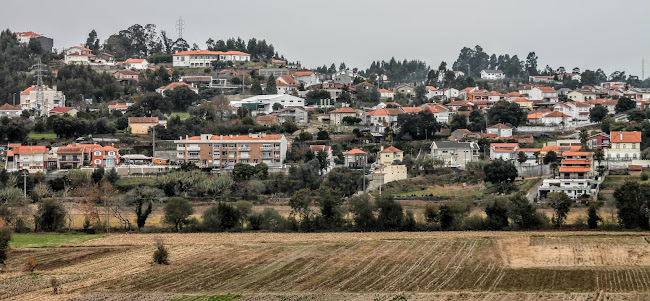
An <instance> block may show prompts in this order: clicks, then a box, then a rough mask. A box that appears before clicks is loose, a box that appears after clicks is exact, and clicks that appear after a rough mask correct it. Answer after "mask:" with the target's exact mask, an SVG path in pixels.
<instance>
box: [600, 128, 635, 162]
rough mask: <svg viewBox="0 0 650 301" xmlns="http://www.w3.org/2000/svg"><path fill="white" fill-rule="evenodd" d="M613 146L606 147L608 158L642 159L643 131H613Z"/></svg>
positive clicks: (611, 137)
mask: <svg viewBox="0 0 650 301" xmlns="http://www.w3.org/2000/svg"><path fill="white" fill-rule="evenodd" d="M609 136H610V141H611V144H610V145H611V146H610V148H608V149H605V157H606V158H607V160H621V161H630V160H637V159H641V132H611V133H610V134H609Z"/></svg>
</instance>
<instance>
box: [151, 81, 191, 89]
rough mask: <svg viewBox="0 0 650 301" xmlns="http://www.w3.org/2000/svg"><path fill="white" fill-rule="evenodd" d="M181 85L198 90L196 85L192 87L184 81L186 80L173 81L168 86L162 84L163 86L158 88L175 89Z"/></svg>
mask: <svg viewBox="0 0 650 301" xmlns="http://www.w3.org/2000/svg"><path fill="white" fill-rule="evenodd" d="M180 86H185V87H188V88H189V89H190V90H198V89H197V88H194V87H192V86H191V85H189V84H186V83H184V82H173V83H171V84H169V85H167V86H162V87H160V88H158V89H162V90H174V89H176V88H178V87H180Z"/></svg>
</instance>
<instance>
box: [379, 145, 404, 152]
mask: <svg viewBox="0 0 650 301" xmlns="http://www.w3.org/2000/svg"><path fill="white" fill-rule="evenodd" d="M380 153H403V151H402V150H400V149H399V148H397V147H394V146H392V145H391V146H389V147H387V148H384V149H383V150H382V151H380Z"/></svg>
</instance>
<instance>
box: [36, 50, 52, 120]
mask: <svg viewBox="0 0 650 301" xmlns="http://www.w3.org/2000/svg"><path fill="white" fill-rule="evenodd" d="M45 67H47V66H45V65H44V64H43V63H42V62H41V58H40V57H39V58H36V64H34V65H32V69H33V70H35V71H36V115H37V116H43V115H44V112H48V110H49V108H48V107H47V104H45V103H44V98H45V87H44V85H43V77H44V76H45V74H43V72H44V71H45V70H44V69H45Z"/></svg>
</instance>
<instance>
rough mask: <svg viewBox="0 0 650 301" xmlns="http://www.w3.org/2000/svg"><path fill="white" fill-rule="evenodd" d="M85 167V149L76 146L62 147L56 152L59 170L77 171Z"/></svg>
mask: <svg viewBox="0 0 650 301" xmlns="http://www.w3.org/2000/svg"><path fill="white" fill-rule="evenodd" d="M83 165H84V148H83V147H80V146H75V145H68V146H61V147H59V148H58V149H57V150H56V168H57V169H77V168H80V167H82V166H83Z"/></svg>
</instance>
